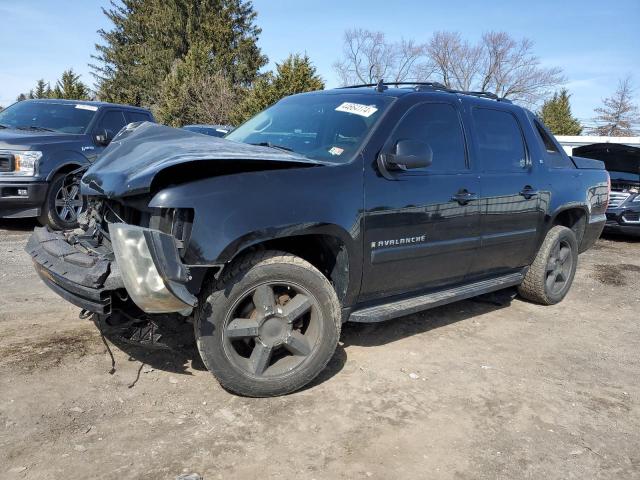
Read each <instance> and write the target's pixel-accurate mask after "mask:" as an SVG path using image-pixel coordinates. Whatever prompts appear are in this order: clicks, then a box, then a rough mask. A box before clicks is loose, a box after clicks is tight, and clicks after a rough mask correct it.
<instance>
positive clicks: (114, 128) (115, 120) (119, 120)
mask: <svg viewBox="0 0 640 480" xmlns="http://www.w3.org/2000/svg"><path fill="white" fill-rule="evenodd" d="M126 124H127V122H126V120H125V119H124V115H123V114H122V112H121V111H119V110H109V111H107V112H105V114H104V115H103V116H102V118H101V119H100V121H99V122H98V127H97V131H98V133H101V132H102V131H104V130H107V131H108V132H109V133H110V134H111V136H115V135H116V133H118V132H119V131H120V129H121V128H122V127H124V126H125V125H126Z"/></svg>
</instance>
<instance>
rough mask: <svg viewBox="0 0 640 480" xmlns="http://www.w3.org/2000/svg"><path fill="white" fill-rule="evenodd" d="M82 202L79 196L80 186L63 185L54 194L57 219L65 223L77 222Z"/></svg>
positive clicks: (75, 184)
mask: <svg viewBox="0 0 640 480" xmlns="http://www.w3.org/2000/svg"><path fill="white" fill-rule="evenodd" d="M82 207H83V201H82V196H81V195H80V185H78V184H77V183H74V184H71V185H64V183H63V185H62V186H61V187H60V189H59V190H58V192H57V193H56V199H55V211H56V215H57V216H58V218H60V219H61V220H62V221H64V222H67V223H75V222H77V221H78V215H80V212H81V211H82Z"/></svg>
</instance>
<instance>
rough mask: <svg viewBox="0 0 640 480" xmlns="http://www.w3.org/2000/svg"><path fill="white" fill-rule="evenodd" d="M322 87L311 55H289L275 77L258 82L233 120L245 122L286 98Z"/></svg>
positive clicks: (267, 77)
mask: <svg viewBox="0 0 640 480" xmlns="http://www.w3.org/2000/svg"><path fill="white" fill-rule="evenodd" d="M323 88H324V82H323V80H322V78H321V77H320V76H319V75H318V74H317V73H316V67H315V66H314V65H313V63H312V62H311V60H310V59H309V56H308V55H306V54H305V55H300V54H295V55H289V57H287V59H286V60H285V61H283V62H282V63H280V64H276V72H275V74H274V73H273V72H268V73H266V74H265V75H263V76H261V77H260V78H259V79H258V80H257V81H256V82H255V84H254V85H253V87H252V88H251V89H250V90H249V91H248V92H247V94H246V97H245V99H244V101H243V102H242V103H241V105H240V107H239V109H238V111H237V112H236V114H235V117H234V120H235V121H236V123H240V122H243V121H245V120H247V119H249V118H251V117H252V116H253V115H255V114H256V113H258V112H260V111H261V110H264V109H265V108H267V107H268V106H270V105H272V104H274V103H276V102H277V101H278V100H280V99H281V98H283V97H286V96H287V95H293V94H295V93H302V92H310V91H313V90H322V89H323Z"/></svg>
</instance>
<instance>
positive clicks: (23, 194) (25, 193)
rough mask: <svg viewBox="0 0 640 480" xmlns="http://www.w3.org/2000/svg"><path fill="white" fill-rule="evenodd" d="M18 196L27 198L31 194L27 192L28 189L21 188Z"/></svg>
mask: <svg viewBox="0 0 640 480" xmlns="http://www.w3.org/2000/svg"><path fill="white" fill-rule="evenodd" d="M18 195H19V196H20V197H26V196H27V195H29V192H28V191H27V189H26V188H19V189H18Z"/></svg>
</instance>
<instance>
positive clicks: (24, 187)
mask: <svg viewBox="0 0 640 480" xmlns="http://www.w3.org/2000/svg"><path fill="white" fill-rule="evenodd" d="M48 187H49V185H48V184H47V183H46V182H24V181H22V182H8V181H6V180H4V179H0V218H22V217H37V216H38V215H40V213H41V211H42V210H41V209H42V204H43V203H44V201H45V198H46V196H47V189H48Z"/></svg>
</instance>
